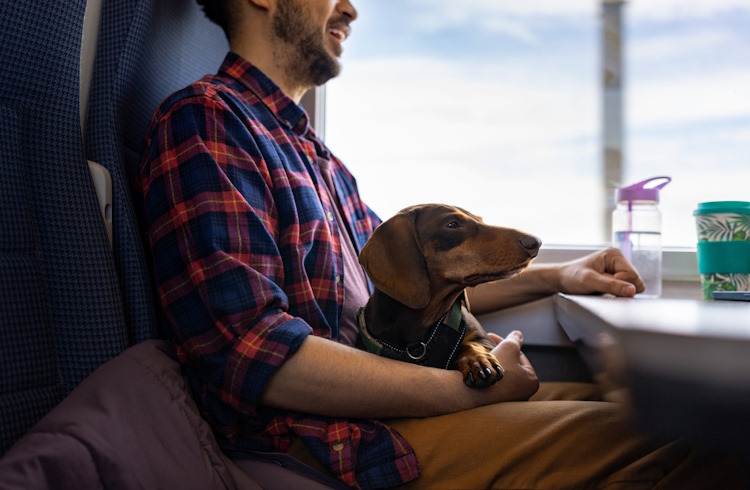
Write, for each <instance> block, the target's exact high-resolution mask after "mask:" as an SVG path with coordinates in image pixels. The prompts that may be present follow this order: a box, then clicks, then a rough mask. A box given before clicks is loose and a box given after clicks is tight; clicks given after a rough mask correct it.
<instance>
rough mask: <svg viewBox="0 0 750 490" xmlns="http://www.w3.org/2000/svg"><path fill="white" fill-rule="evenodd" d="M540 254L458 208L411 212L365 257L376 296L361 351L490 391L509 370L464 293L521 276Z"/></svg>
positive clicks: (384, 227)
mask: <svg viewBox="0 0 750 490" xmlns="http://www.w3.org/2000/svg"><path fill="white" fill-rule="evenodd" d="M540 246H541V241H540V240H539V239H538V238H537V237H535V236H533V235H528V234H525V233H522V232H520V231H518V230H513V229H510V228H500V227H496V226H489V225H485V224H484V223H483V222H482V220H481V218H479V217H478V216H474V215H472V214H471V213H469V212H467V211H464V210H463V209H460V208H457V207H452V206H447V205H443V204H423V205H418V206H412V207H409V208H406V209H403V210H402V211H400V212H399V213H398V214H396V215H395V216H394V217H392V218H391V219H389V220H387V221H385V222H384V223H382V224H381V225H380V226H379V227H378V228H376V229H375V232H374V233H373V234H372V237H371V238H370V240H369V241H368V242H367V244H366V245H365V247H364V248H363V249H362V253H361V254H360V255H359V262H360V263H361V264H362V266H363V267H364V269H365V271H366V272H367V274H368V276H369V277H370V280H371V281H372V283H373V285H374V286H375V292H374V293H373V295H372V296H371V297H370V299H369V301H368V302H367V305H365V307H364V308H363V309H362V310H361V311H360V314H359V326H360V335H359V341H358V346H359V347H361V348H365V349H367V350H369V351H371V352H375V353H378V354H380V355H385V356H386V357H392V358H396V359H401V360H406V361H409V362H415V363H417V364H424V365H428V366H433V367H444V368H457V369H459V370H460V371H461V372H462V373H463V375H464V382H465V383H466V384H467V385H469V386H472V387H485V386H490V385H491V384H493V383H495V382H496V381H497V380H499V379H501V378H502V376H503V369H502V367H501V366H500V363H498V361H497V359H495V357H494V356H493V355H492V354H490V351H491V350H492V348H493V347H495V343H494V342H493V341H492V340H490V339H489V337H488V336H487V334H486V332H485V331H484V329H482V327H481V325H480V324H479V322H478V321H476V319H474V317H473V316H472V315H471V314H470V313H469V312H468V308H466V307H462V305H461V302H462V301H463V300H464V298H465V295H464V289H465V288H466V287H467V286H476V285H478V284H481V283H484V282H489V281H494V280H499V279H506V278H509V277H511V276H513V275H515V274H516V273H518V272H520V271H522V270H523V269H525V268H526V266H528V265H529V263H530V262H531V260H532V259H533V258H534V257H536V255H537V253H538V251H539V247H540ZM446 337H449V338H450V339H449V340H445V338H446Z"/></svg>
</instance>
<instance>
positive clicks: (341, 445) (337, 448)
mask: <svg viewBox="0 0 750 490" xmlns="http://www.w3.org/2000/svg"><path fill="white" fill-rule="evenodd" d="M332 447H333V450H334V451H336V452H337V453H338V452H341V450H342V449H344V443H343V442H337V443H336V444H334V445H333V446H332Z"/></svg>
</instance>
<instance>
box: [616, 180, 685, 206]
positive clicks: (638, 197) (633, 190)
mask: <svg viewBox="0 0 750 490" xmlns="http://www.w3.org/2000/svg"><path fill="white" fill-rule="evenodd" d="M655 180H665V182H662V183H661V184H659V185H656V186H653V187H646V184H648V183H650V182H653V181H655ZM671 181H672V178H671V177H651V178H650V179H646V180H644V181H642V182H638V183H637V184H633V185H630V186H628V187H620V188H617V189H615V202H620V201H629V202H633V201H654V202H659V191H660V190H661V189H662V188H663V187H664V186H665V185H667V184H669V183H670V182H671Z"/></svg>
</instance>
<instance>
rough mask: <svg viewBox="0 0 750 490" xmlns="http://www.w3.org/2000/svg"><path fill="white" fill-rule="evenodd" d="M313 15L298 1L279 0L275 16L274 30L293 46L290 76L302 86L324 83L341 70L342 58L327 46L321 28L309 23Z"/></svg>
mask: <svg viewBox="0 0 750 490" xmlns="http://www.w3.org/2000/svg"><path fill="white" fill-rule="evenodd" d="M307 19H309V16H308V15H306V12H305V11H304V9H303V8H302V7H301V6H300V5H299V4H298V3H297V2H296V0H279V1H278V4H277V10H276V13H275V14H274V16H273V21H272V22H273V24H272V27H273V32H274V34H275V35H276V37H277V38H278V39H279V40H280V41H282V42H283V43H285V44H287V45H288V46H289V47H291V48H292V49H290V50H286V53H287V56H286V60H284V61H283V62H284V63H285V65H286V66H285V68H286V71H287V75H289V77H290V78H291V79H292V80H294V81H296V82H299V83H300V84H302V85H312V86H317V85H323V84H324V83H326V82H327V81H328V80H330V79H331V78H333V77H335V76H337V75H338V74H339V73H340V72H341V65H339V62H338V60H337V59H336V58H335V57H333V56H331V55H330V54H329V53H328V52H327V51H326V48H325V46H324V45H323V42H324V37H323V35H321V33H320V30H319V29H318V28H316V27H315V26H314V25H312V24H310V23H308V22H307Z"/></svg>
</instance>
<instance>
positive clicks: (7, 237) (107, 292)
mask: <svg viewBox="0 0 750 490" xmlns="http://www.w3.org/2000/svg"><path fill="white" fill-rule="evenodd" d="M85 7H86V2H85V0H67V1H65V2H57V1H38V0H17V1H14V2H0V86H1V87H2V92H1V93H0V202H2V204H0V414H2V415H1V416H0V454H2V453H4V452H5V450H6V449H7V448H8V447H9V446H10V445H11V444H12V443H13V442H14V441H15V440H16V439H17V438H18V437H20V436H21V435H23V433H24V432H25V431H26V430H27V429H28V428H29V427H31V426H32V425H33V424H34V423H35V422H36V421H37V420H38V419H39V418H40V417H41V416H42V415H44V413H46V412H47V411H48V410H49V409H50V408H52V407H53V406H54V405H55V404H57V402H58V401H59V400H60V399H61V398H62V397H63V396H64V395H65V394H66V393H68V392H69V391H70V390H71V389H73V388H74V387H75V386H76V385H77V384H78V383H79V382H80V381H81V380H82V379H83V378H84V377H86V376H87V375H88V374H89V373H91V372H92V371H93V370H94V369H95V368H96V367H97V366H99V365H100V364H102V363H103V362H105V361H106V360H108V359H110V358H111V357H113V356H115V355H117V354H118V353H119V352H121V351H122V350H124V349H125V348H126V347H127V345H128V340H127V333H126V327H125V315H124V310H123V307H122V301H121V299H120V288H119V285H118V280H117V274H116V269H115V265H114V261H113V258H112V253H111V249H110V245H109V240H108V237H107V233H106V229H105V227H104V224H103V221H102V217H101V213H100V210H99V207H98V204H97V198H96V193H95V191H94V187H93V184H92V179H91V175H90V174H89V170H88V165H87V162H86V157H85V155H84V149H83V139H82V134H81V129H80V122H79V66H80V65H79V60H80V53H81V34H82V27H83V19H84V12H85Z"/></svg>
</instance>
